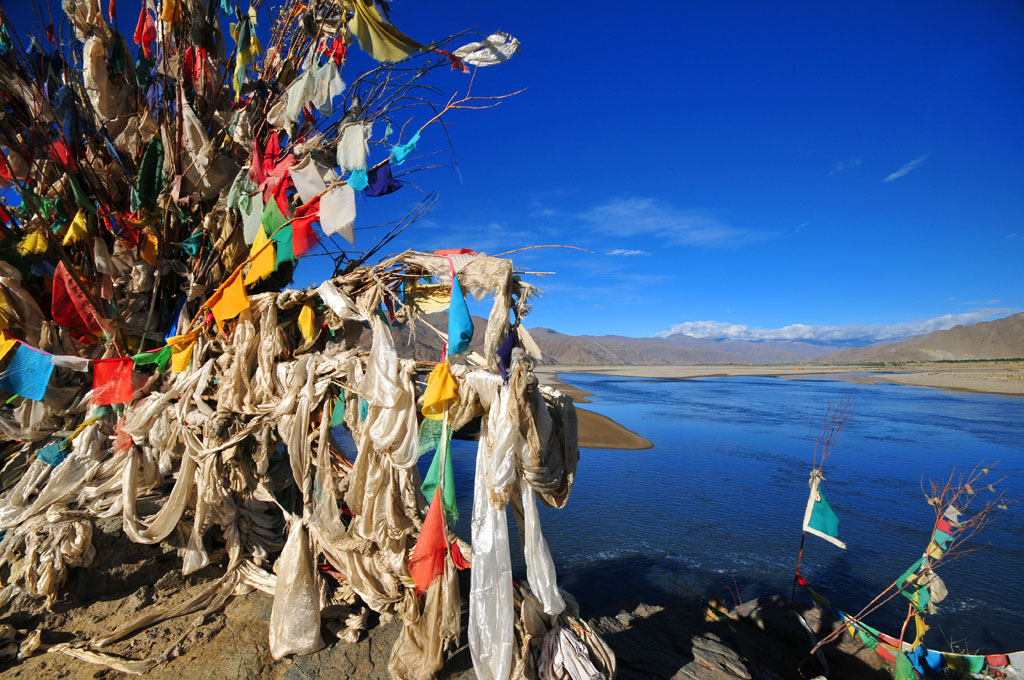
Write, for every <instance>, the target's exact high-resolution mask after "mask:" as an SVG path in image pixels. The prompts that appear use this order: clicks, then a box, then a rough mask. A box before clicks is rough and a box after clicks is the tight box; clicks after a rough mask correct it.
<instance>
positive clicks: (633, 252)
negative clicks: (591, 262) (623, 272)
mask: <svg viewBox="0 0 1024 680" xmlns="http://www.w3.org/2000/svg"><path fill="white" fill-rule="evenodd" d="M605 254H606V255H621V256H628V255H650V253H649V252H647V251H646V250H625V249H623V248H616V249H615V250H609V251H608V252H607V253H605Z"/></svg>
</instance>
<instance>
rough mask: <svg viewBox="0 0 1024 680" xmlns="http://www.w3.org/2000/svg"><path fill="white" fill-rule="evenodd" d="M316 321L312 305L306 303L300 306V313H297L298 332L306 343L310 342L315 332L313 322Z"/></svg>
mask: <svg viewBox="0 0 1024 680" xmlns="http://www.w3.org/2000/svg"><path fill="white" fill-rule="evenodd" d="M315 321H316V315H315V314H313V305H311V304H309V303H308V302H307V303H306V304H304V305H302V311H300V312H299V332H300V333H302V337H303V339H304V340H305V341H306V342H311V341H312V340H313V336H314V334H315V332H316V329H315V328H314V322H315Z"/></svg>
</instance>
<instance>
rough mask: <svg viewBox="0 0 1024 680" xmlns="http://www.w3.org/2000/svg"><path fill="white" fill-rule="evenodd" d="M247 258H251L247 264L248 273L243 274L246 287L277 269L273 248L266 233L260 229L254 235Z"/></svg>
mask: <svg viewBox="0 0 1024 680" xmlns="http://www.w3.org/2000/svg"><path fill="white" fill-rule="evenodd" d="M249 257H250V258H252V262H250V263H249V271H247V272H246V273H245V285H247V286H251V285H252V284H254V283H256V282H257V281H260V280H262V279H265V278H267V277H268V276H270V275H271V274H273V273H274V270H275V269H277V258H276V256H275V255H274V246H273V244H272V242H271V240H270V238H268V237H267V232H265V231H263V229H262V228H261V229H260V230H259V232H258V233H257V234H256V240H255V241H254V242H253V244H252V250H250V251H249Z"/></svg>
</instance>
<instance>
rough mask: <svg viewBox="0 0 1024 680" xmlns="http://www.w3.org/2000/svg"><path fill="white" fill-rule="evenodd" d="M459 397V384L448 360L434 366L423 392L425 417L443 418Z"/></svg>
mask: <svg viewBox="0 0 1024 680" xmlns="http://www.w3.org/2000/svg"><path fill="white" fill-rule="evenodd" d="M458 399H459V386H458V384H457V383H456V382H455V378H453V377H452V372H451V370H450V367H449V364H448V362H447V361H443V362H441V363H439V364H438V365H437V366H435V367H434V370H432V371H431V372H430V375H429V376H427V389H426V390H424V392H423V417H424V418H429V419H430V420H441V419H443V418H444V412H445V411H446V410H447V409H448V407H450V406H452V405H453V404H455V403H456V402H457V401H458Z"/></svg>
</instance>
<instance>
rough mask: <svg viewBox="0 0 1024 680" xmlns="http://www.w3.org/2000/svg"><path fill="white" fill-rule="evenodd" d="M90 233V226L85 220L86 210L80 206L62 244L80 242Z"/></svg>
mask: <svg viewBox="0 0 1024 680" xmlns="http://www.w3.org/2000/svg"><path fill="white" fill-rule="evenodd" d="M88 234H89V227H88V225H87V224H86V222H85V210H83V209H82V208H79V209H78V213H77V214H76V215H75V219H73V220H71V224H70V225H69V226H68V230H67V233H65V234H64V240H63V241H62V242H61V244H62V245H65V246H66V245H68V244H70V243H78V242H79V241H81V240H82V239H84V238H85V237H86V236H87V235H88Z"/></svg>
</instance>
